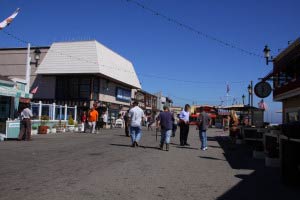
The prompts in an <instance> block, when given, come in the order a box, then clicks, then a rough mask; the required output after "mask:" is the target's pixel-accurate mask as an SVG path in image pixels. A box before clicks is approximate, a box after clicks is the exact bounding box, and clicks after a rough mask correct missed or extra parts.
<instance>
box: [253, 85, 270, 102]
mask: <svg viewBox="0 0 300 200" xmlns="http://www.w3.org/2000/svg"><path fill="white" fill-rule="evenodd" d="M271 92H272V87H271V85H270V84H269V83H267V82H263V81H262V82H259V83H257V84H256V85H255V87H254V93H255V95H256V96H258V97H259V98H266V97H268V96H269V95H270V94H271Z"/></svg>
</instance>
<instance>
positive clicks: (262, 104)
mask: <svg viewBox="0 0 300 200" xmlns="http://www.w3.org/2000/svg"><path fill="white" fill-rule="evenodd" d="M258 107H259V108H260V109H262V110H267V109H268V105H267V104H266V103H265V102H264V100H263V99H262V100H261V101H260V102H259V103H258Z"/></svg>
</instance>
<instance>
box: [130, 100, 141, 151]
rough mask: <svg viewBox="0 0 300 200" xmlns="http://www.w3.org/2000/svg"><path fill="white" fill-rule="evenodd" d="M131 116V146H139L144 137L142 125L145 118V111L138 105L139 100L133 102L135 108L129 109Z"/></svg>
mask: <svg viewBox="0 0 300 200" xmlns="http://www.w3.org/2000/svg"><path fill="white" fill-rule="evenodd" d="M129 117H130V136H131V144H132V145H131V146H132V147H138V146H139V141H140V139H141V137H142V131H141V125H142V120H143V118H145V115H144V111H143V110H142V109H141V108H140V107H139V106H138V102H136V101H135V102H133V108H131V109H130V111H129Z"/></svg>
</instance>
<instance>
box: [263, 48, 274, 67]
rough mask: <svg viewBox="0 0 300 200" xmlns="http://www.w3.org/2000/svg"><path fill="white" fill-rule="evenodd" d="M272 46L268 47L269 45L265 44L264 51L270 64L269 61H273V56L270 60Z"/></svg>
mask: <svg viewBox="0 0 300 200" xmlns="http://www.w3.org/2000/svg"><path fill="white" fill-rule="evenodd" d="M270 51H271V50H270V48H269V47H268V45H266V46H265V48H264V50H263V52H264V57H265V58H266V64H267V65H268V64H269V62H273V57H272V56H271V59H270V60H269V58H270Z"/></svg>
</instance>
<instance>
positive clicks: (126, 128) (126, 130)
mask: <svg viewBox="0 0 300 200" xmlns="http://www.w3.org/2000/svg"><path fill="white" fill-rule="evenodd" d="M125 135H126V136H128V137H129V126H128V123H127V122H125Z"/></svg>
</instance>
